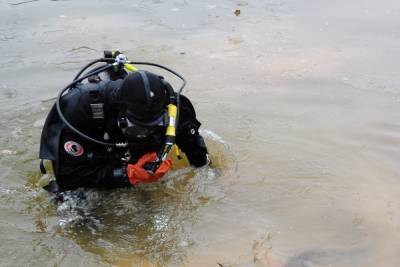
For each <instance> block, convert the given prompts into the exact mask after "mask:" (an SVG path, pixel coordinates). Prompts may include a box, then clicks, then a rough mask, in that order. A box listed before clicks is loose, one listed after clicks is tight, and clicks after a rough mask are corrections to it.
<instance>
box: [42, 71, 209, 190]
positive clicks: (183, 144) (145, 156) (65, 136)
mask: <svg viewBox="0 0 400 267" xmlns="http://www.w3.org/2000/svg"><path fill="white" fill-rule="evenodd" d="M147 75H148V76H149V77H150V81H151V85H152V86H153V87H152V90H153V91H154V92H156V95H155V97H153V95H151V98H153V99H150V100H152V101H151V104H152V106H150V108H149V109H146V110H145V111H146V112H144V113H143V114H141V115H142V118H141V119H143V118H146V119H147V117H148V116H149V115H152V113H156V112H155V109H157V112H161V113H160V114H163V112H164V111H165V106H164V105H163V103H164V102H163V100H162V98H163V96H164V95H163V94H159V93H157V92H158V91H157V90H164V89H163V85H162V84H161V83H160V82H159V81H158V80H157V79H158V78H157V77H156V76H154V75H153V74H151V73H147ZM138 77H139V75H136V76H134V75H133V74H132V75H131V74H130V75H128V74H127V73H126V72H120V73H118V75H115V74H113V75H109V76H108V78H107V79H104V78H103V79H101V78H100V77H99V76H96V77H94V78H92V79H89V82H88V83H78V84H77V85H76V86H75V87H73V88H71V89H70V90H69V91H68V93H67V94H65V95H64V96H63V97H62V98H61V102H60V104H61V109H62V111H63V114H64V116H65V118H66V119H67V120H68V122H69V123H70V124H71V125H73V126H74V127H75V128H77V129H79V130H80V131H81V132H82V133H84V134H85V135H87V136H90V137H92V138H95V139H97V140H104V141H106V142H111V143H128V144H129V145H128V146H127V147H111V146H104V145H100V144H97V143H94V142H91V141H89V140H87V139H85V138H83V137H82V136H80V135H78V134H77V133H75V132H74V131H72V130H71V129H70V128H69V127H67V125H66V124H65V123H63V121H62V120H61V118H60V116H59V114H58V112H57V109H56V105H54V106H53V108H52V109H51V111H50V113H49V115H48V117H47V119H46V122H45V125H44V127H43V131H42V137H41V144H40V158H41V159H47V160H51V161H52V165H53V170H54V174H55V176H56V181H57V185H58V188H59V189H57V191H58V190H70V189H76V188H78V187H106V188H115V187H124V186H129V185H135V184H137V183H139V182H141V180H140V179H142V178H143V176H146V175H147V174H146V173H145V172H144V171H143V169H144V167H143V166H144V164H146V163H147V161H146V160H148V161H152V160H155V152H157V151H159V150H160V149H161V148H162V146H163V143H164V141H165V140H164V139H165V138H166V137H165V129H166V127H167V126H166V123H165V122H164V121H165V120H166V118H164V117H163V115H160V116H158V115H157V116H158V117H159V118H160V119H159V122H157V124H155V125H152V126H151V127H150V126H148V124H146V123H144V124H143V125H145V126H142V127H141V126H137V127H136V128H135V127H130V128H129V127H127V126H123V125H122V124H126V121H128V122H129V123H131V122H130V121H129V120H127V119H126V118H125V117H123V115H124V114H125V113H127V112H126V108H122V106H124V107H126V106H127V105H122V104H121V103H122V102H121V101H122V100H123V101H125V102H126V101H128V100H129V97H132V92H134V91H135V90H136V91H135V94H134V96H135V97H137V98H138V99H140V98H141V97H143V96H140V93H141V92H140V90H141V88H140V87H141V85H142V87H143V84H146V80H145V79H147V76H145V79H143V80H141V78H140V77H139V78H138ZM159 78H160V79H161V78H162V77H159ZM138 81H139V82H141V83H142V84H139V83H138ZM147 83H148V81H147ZM128 87H129V88H128ZM154 88H156V89H154ZM157 88H158V89H157ZM159 88H161V89H159ZM153 91H150V92H151V93H152V94H154V93H153ZM127 92H128V94H127ZM159 92H162V91H159ZM159 95H161V97H159V99H158V98H157V97H158V96H159ZM126 99H128V100H126ZM129 101H130V100H129ZM135 101H136V99H132V101H131V102H129V103H130V104H132V105H133V108H135V105H136V106H138V105H142V104H143V105H144V104H146V105H147V104H148V103H146V101H147V100H146V101H144V102H143V103H136V102H135ZM155 105H158V106H155ZM128 106H129V105H128ZM152 108H153V109H152ZM128 115H129V112H128ZM130 120H134V119H130ZM200 125H201V124H200V122H199V121H198V120H197V119H196V113H195V110H194V108H193V105H192V104H191V102H190V101H189V99H188V98H186V97H184V96H181V105H180V110H179V127H178V128H177V134H176V145H177V146H178V147H179V148H180V149H181V150H182V151H183V152H185V154H186V156H187V158H188V160H189V162H190V164H192V165H193V166H196V167H199V166H202V165H205V164H206V163H207V161H208V155H207V148H206V146H205V143H204V140H203V138H202V137H201V135H200V134H199V131H198V130H199V127H200ZM127 129H128V130H127ZM129 129H133V130H135V129H139V130H141V134H140V135H135V136H133V137H132V135H128V136H127V132H128V131H129ZM136 134H137V133H136ZM141 158H142V160H141V161H140V159H141ZM133 164H140V166H139V168H132V166H134V165H133ZM169 167H170V166H165V165H164V166H163V165H162V166H160V168H159V169H162V174H161V175H160V177H161V176H162V175H164V174H165V172H167V171H168V169H169ZM131 173H132V174H131ZM133 175H136V176H138V175H139V176H141V177H134V178H132V177H131V176H133ZM146 177H147V176H146ZM160 177H156V178H157V179H156V178H152V177H151V176H149V177H147V178H146V179H147V180H146V182H153V181H156V180H158V179H159V178H160ZM143 179H144V178H143Z"/></svg>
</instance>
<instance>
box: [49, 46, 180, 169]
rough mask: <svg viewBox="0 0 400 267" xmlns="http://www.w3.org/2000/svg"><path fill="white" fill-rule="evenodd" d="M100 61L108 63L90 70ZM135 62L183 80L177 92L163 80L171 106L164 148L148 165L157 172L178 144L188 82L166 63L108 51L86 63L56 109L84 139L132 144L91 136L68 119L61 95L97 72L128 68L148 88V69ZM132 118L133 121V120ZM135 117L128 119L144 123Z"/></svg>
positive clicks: (61, 92)
mask: <svg viewBox="0 0 400 267" xmlns="http://www.w3.org/2000/svg"><path fill="white" fill-rule="evenodd" d="M97 63H105V64H104V65H102V66H100V67H96V68H92V69H90V70H88V69H89V68H90V67H92V66H93V65H95V64H97ZM135 65H148V66H153V67H158V68H161V69H164V70H166V71H168V72H170V73H172V74H174V75H175V76H177V77H178V78H179V79H181V80H182V85H181V87H180V88H179V90H178V91H177V92H175V91H174V90H173V88H172V86H171V85H170V84H169V83H168V82H166V81H165V80H164V79H161V82H162V84H163V85H164V87H165V90H166V92H167V94H166V95H168V97H167V99H166V100H167V101H166V102H167V105H166V106H167V113H166V116H167V127H166V132H165V142H164V145H163V147H162V148H161V150H160V151H159V153H158V154H157V158H156V160H155V161H154V162H153V164H152V166H150V167H149V166H147V169H149V170H150V171H153V172H154V171H155V170H156V169H157V168H158V167H159V166H160V164H161V163H162V162H163V161H165V160H166V159H167V156H168V153H169V151H170V150H171V148H172V147H173V146H174V145H175V137H176V129H177V125H178V120H179V106H180V94H181V92H182V90H183V88H184V87H185V85H186V80H185V79H184V78H183V77H182V76H181V75H180V74H178V73H177V72H175V71H173V70H171V69H169V68H167V67H165V66H162V65H160V64H156V63H151V62H131V61H129V60H128V58H127V57H126V56H125V55H124V54H122V53H121V52H119V51H114V52H112V51H104V58H100V59H96V60H94V61H92V62H90V63H89V64H87V65H86V66H84V67H83V68H82V69H81V70H80V71H79V72H78V74H77V75H76V76H75V78H74V80H73V81H72V82H71V83H70V84H68V85H67V86H66V87H65V88H64V89H62V90H61V91H60V93H59V94H58V96H57V100H56V109H57V112H58V115H59V116H60V119H61V120H62V122H63V123H64V124H65V125H66V126H67V127H68V128H69V129H70V130H71V131H73V132H75V133H76V134H78V135H79V136H81V137H82V138H84V139H86V140H88V141H90V142H93V143H96V144H99V145H103V146H107V147H128V146H129V145H130V143H129V142H128V141H127V142H124V143H109V142H105V141H101V140H98V139H95V138H93V137H90V136H88V135H86V134H84V133H82V132H81V131H79V130H78V129H76V128H75V127H74V126H72V125H71V124H70V123H69V122H68V120H67V119H66V118H65V116H64V115H63V112H62V110H61V104H60V102H61V98H62V97H63V95H64V94H65V93H66V92H67V91H69V90H70V89H71V88H73V87H74V86H76V85H77V84H78V83H80V82H82V81H84V80H85V79H88V78H89V77H91V76H94V75H97V74H100V73H102V72H106V71H110V72H118V71H121V70H125V71H127V72H128V73H130V72H133V73H136V72H137V73H139V75H140V76H141V77H142V79H143V81H144V83H145V85H144V86H145V87H146V82H145V80H146V77H147V79H148V74H147V73H146V72H144V71H139V70H138V69H137V68H136V67H135ZM81 75H82V76H81ZM128 75H132V74H128ZM134 76H136V77H137V75H136V74H135V75H132V77H134ZM153 93H154V92H153ZM150 96H151V93H150ZM127 110H128V109H127ZM126 115H127V117H129V115H132V114H128V112H127V114H126ZM157 115H160V114H157ZM161 116H163V115H160V117H161ZM164 116H165V115H164ZM160 117H159V118H160ZM130 120H133V121H130ZM134 120H135V118H133V116H130V118H129V119H128V121H130V122H131V124H132V125H140V123H138V121H134ZM132 125H131V126H132ZM128 126H129V125H128ZM142 126H146V123H144V124H143V125H142Z"/></svg>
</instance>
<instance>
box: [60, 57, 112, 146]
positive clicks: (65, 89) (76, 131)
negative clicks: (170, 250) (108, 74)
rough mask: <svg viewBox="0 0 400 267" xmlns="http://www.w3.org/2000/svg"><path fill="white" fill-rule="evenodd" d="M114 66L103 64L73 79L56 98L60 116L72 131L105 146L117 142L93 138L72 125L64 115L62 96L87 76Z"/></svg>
mask: <svg viewBox="0 0 400 267" xmlns="http://www.w3.org/2000/svg"><path fill="white" fill-rule="evenodd" d="M97 62H100V61H97ZM97 62H95V63H97ZM92 63H93V62H92ZM95 63H93V64H95ZM93 64H92V65H93ZM89 66H90V65H89ZM113 67H114V65H112V64H107V65H106V66H103V67H102V68H100V69H98V70H97V71H94V72H89V73H88V74H86V75H84V76H82V77H81V78H78V79H75V80H74V81H72V82H71V83H70V84H68V85H67V86H66V87H65V88H64V89H63V90H61V91H60V93H59V94H58V96H57V100H56V108H57V112H58V115H59V116H60V118H61V120H62V122H63V123H64V124H65V125H66V126H67V127H68V128H70V129H71V130H72V131H74V132H75V133H76V134H78V135H80V136H81V137H83V138H85V139H87V140H89V141H91V142H94V143H96V144H99V145H103V146H113V147H115V146H117V144H113V143H107V142H103V141H99V140H96V139H94V138H91V137H90V136H87V135H86V134H84V133H82V132H80V131H79V130H78V129H76V128H75V127H74V126H72V125H71V124H70V123H69V122H68V121H67V119H66V118H65V117H64V115H63V114H62V111H61V105H60V100H61V97H62V95H63V94H64V92H65V91H67V90H68V89H70V88H71V87H72V86H74V85H76V84H77V83H79V82H81V81H83V80H84V79H86V78H88V77H90V76H92V75H94V74H97V73H100V72H103V71H106V70H108V69H111V68H113ZM77 76H78V77H79V75H77Z"/></svg>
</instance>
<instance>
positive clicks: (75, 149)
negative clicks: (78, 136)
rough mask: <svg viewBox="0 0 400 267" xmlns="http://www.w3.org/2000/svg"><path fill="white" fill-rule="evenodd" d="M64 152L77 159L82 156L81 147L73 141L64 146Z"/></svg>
mask: <svg viewBox="0 0 400 267" xmlns="http://www.w3.org/2000/svg"><path fill="white" fill-rule="evenodd" d="M64 149H65V151H66V152H67V153H68V154H70V155H71V156H74V157H79V156H82V155H83V147H82V146H81V145H80V144H78V143H77V142H74V141H68V142H66V143H65V144H64Z"/></svg>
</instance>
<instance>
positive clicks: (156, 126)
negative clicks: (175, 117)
mask: <svg viewBox="0 0 400 267" xmlns="http://www.w3.org/2000/svg"><path fill="white" fill-rule="evenodd" d="M117 95H118V100H119V101H118V102H119V105H120V116H119V119H118V126H119V127H120V129H121V132H122V133H123V134H124V135H125V136H126V138H127V139H128V140H132V139H146V138H148V137H149V136H151V135H153V134H154V133H156V132H158V131H159V130H160V129H162V128H163V127H165V126H166V124H167V120H168V116H167V112H166V106H167V104H168V103H167V100H168V97H167V92H166V89H165V87H164V84H163V82H162V77H160V76H157V75H155V74H153V73H151V72H147V71H137V72H133V73H130V74H128V75H127V76H126V77H125V79H124V81H123V82H122V84H121V87H120V88H119V90H118V93H117Z"/></svg>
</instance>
